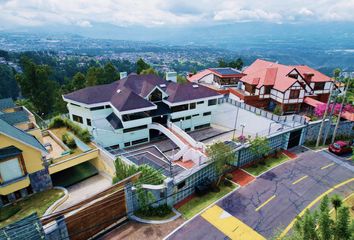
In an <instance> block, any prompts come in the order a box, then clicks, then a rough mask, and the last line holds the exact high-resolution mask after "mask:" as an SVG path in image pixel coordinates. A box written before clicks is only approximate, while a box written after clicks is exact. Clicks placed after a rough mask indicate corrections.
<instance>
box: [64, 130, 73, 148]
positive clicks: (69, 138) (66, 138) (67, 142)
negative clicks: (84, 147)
mask: <svg viewBox="0 0 354 240" xmlns="http://www.w3.org/2000/svg"><path fill="white" fill-rule="evenodd" d="M62 141H63V142H64V143H65V145H66V146H68V147H69V148H70V149H73V148H76V142H75V139H74V138H73V137H72V136H70V135H69V134H68V133H65V134H64V135H63V136H62Z"/></svg>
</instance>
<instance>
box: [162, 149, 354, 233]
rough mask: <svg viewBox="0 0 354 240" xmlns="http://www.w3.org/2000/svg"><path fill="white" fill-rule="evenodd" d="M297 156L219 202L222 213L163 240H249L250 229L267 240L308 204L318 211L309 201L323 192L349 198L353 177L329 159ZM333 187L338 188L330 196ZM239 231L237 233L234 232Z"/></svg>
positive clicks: (312, 154)
mask: <svg viewBox="0 0 354 240" xmlns="http://www.w3.org/2000/svg"><path fill="white" fill-rule="evenodd" d="M297 154H298V153H297ZM298 156H299V157H298V158H297V159H295V160H294V161H288V162H286V163H284V164H282V165H280V166H279V167H276V168H274V169H272V170H271V171H269V172H267V173H264V174H263V175H261V176H260V177H258V178H256V179H255V181H253V182H251V183H249V184H248V185H247V186H246V187H243V188H240V189H238V190H237V191H235V192H233V193H232V194H230V195H229V196H228V197H226V198H224V199H223V200H221V201H219V202H218V203H217V204H216V206H218V209H219V210H220V209H222V211H224V212H221V210H220V211H219V210H218V211H217V210H215V213H213V214H212V215H213V216H210V215H209V216H208V219H205V217H203V214H202V215H198V216H197V217H195V218H194V219H193V220H191V221H190V222H188V223H187V224H185V225H184V226H182V227H181V228H179V229H178V230H176V231H175V232H174V233H173V234H172V235H171V236H169V237H168V239H185V240H188V239H227V238H232V239H252V236H253V235H254V234H255V233H254V232H253V231H250V230H249V228H251V229H253V230H254V231H255V232H256V233H258V234H260V235H261V236H263V237H264V238H272V237H273V236H274V234H275V233H276V232H277V231H279V230H282V229H285V227H286V226H288V225H289V224H290V223H291V222H292V221H293V219H294V218H295V217H296V216H297V214H299V213H300V212H302V211H303V209H305V208H306V207H307V206H308V205H309V204H311V205H314V207H317V206H318V203H319V202H314V201H315V200H317V199H318V197H319V196H320V195H322V194H323V193H324V192H327V191H331V194H333V193H337V194H339V195H342V196H348V195H349V194H351V193H352V192H353V190H354V181H353V179H352V178H353V172H352V171H351V170H349V169H348V168H346V167H344V166H342V164H337V163H336V162H335V161H333V159H332V157H328V156H327V154H321V153H316V152H313V151H307V152H304V153H299V154H298ZM341 183H345V184H341ZM334 186H340V187H339V188H336V189H335V190H333V187H334ZM332 190H333V191H332ZM222 213H223V214H222ZM221 215H222V217H224V218H225V219H229V220H227V223H225V226H226V225H229V226H228V227H227V229H226V230H227V231H226V230H222V229H220V224H222V223H220V221H222V220H220V217H221ZM240 221H241V222H242V223H241V222H240ZM231 225H232V226H234V229H233V230H234V231H231V229H232V227H231ZM240 227H241V228H242V229H243V230H242V231H239V230H238V229H239V228H240ZM248 227H249V228H248ZM196 229H197V231H196ZM234 232H238V234H239V235H238V236H235V233H234ZM245 234H250V235H245ZM256 236H258V235H257V234H256Z"/></svg>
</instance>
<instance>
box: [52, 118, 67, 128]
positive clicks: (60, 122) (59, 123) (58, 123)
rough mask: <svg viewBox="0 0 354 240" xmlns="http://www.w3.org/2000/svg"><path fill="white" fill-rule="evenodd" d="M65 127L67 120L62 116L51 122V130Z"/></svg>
mask: <svg viewBox="0 0 354 240" xmlns="http://www.w3.org/2000/svg"><path fill="white" fill-rule="evenodd" d="M65 125H66V124H65V120H64V119H63V118H61V117H60V116H56V117H54V118H53V119H52V120H51V121H50V123H49V128H60V127H64V126H65Z"/></svg>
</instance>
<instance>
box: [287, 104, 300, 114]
mask: <svg viewBox="0 0 354 240" xmlns="http://www.w3.org/2000/svg"><path fill="white" fill-rule="evenodd" d="M296 110H297V104H289V105H287V106H286V111H287V112H295V111H296Z"/></svg>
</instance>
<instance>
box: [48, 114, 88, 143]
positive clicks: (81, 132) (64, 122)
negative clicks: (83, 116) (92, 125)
mask: <svg viewBox="0 0 354 240" xmlns="http://www.w3.org/2000/svg"><path fill="white" fill-rule="evenodd" d="M60 127H66V128H67V129H69V130H70V131H71V132H73V133H74V134H75V135H76V136H77V137H78V138H80V139H81V141H83V142H85V143H88V142H90V141H91V134H90V132H89V131H88V130H87V129H83V128H81V127H80V125H78V124H76V123H74V122H72V121H71V120H70V119H67V118H65V119H63V118H62V117H60V116H57V117H55V118H53V119H52V121H51V122H50V123H49V128H60Z"/></svg>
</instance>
